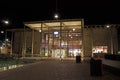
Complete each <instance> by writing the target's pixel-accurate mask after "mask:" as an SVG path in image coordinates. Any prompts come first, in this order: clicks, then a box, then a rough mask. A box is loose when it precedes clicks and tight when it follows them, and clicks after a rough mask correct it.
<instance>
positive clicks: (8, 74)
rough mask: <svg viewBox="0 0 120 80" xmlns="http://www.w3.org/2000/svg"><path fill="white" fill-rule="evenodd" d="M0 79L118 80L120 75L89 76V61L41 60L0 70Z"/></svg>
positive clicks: (104, 73)
mask: <svg viewBox="0 0 120 80" xmlns="http://www.w3.org/2000/svg"><path fill="white" fill-rule="evenodd" d="M0 80H120V77H118V76H115V75H113V74H111V73H109V72H106V71H103V76H91V75H90V64H89V61H84V62H82V63H76V62H75V61H74V60H64V61H60V60H42V61H40V62H37V63H32V64H28V65H25V66H23V67H19V68H16V69H11V70H8V71H2V72H0Z"/></svg>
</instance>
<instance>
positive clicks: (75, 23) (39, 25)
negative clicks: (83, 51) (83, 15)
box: [24, 19, 83, 30]
mask: <svg viewBox="0 0 120 80" xmlns="http://www.w3.org/2000/svg"><path fill="white" fill-rule="evenodd" d="M82 21H83V20H82V19H74V20H73V19H72V20H52V21H36V22H25V23H24V24H25V26H27V27H29V28H31V29H35V30H40V29H42V30H48V29H49V30H59V29H60V27H62V29H64V30H66V29H67V30H69V29H73V28H75V29H81V27H82Z"/></svg>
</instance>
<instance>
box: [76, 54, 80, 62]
mask: <svg viewBox="0 0 120 80" xmlns="http://www.w3.org/2000/svg"><path fill="white" fill-rule="evenodd" d="M76 63H81V56H80V55H77V56H76Z"/></svg>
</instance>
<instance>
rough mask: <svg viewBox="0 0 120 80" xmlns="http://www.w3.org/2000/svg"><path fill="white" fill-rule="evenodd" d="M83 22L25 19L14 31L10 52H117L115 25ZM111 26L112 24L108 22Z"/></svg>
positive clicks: (47, 54) (30, 54) (35, 54)
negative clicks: (20, 27)
mask: <svg viewBox="0 0 120 80" xmlns="http://www.w3.org/2000/svg"><path fill="white" fill-rule="evenodd" d="M105 26H106V25H84V20H83V19H70V20H51V21H37V22H25V23H24V29H13V30H7V31H11V32H12V33H13V35H12V36H13V37H12V38H13V39H12V40H11V42H12V48H11V49H12V50H11V54H20V55H22V57H52V58H61V57H62V58H66V57H75V56H76V55H81V56H82V57H92V56H94V55H96V54H97V55H98V54H100V55H102V54H105V53H112V54H114V53H117V51H118V40H117V29H116V28H115V27H110V28H107V27H105ZM110 26H111V25H110Z"/></svg>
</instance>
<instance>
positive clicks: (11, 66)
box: [0, 65, 23, 71]
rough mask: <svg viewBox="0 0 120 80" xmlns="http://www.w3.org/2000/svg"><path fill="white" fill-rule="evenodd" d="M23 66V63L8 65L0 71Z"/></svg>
mask: <svg viewBox="0 0 120 80" xmlns="http://www.w3.org/2000/svg"><path fill="white" fill-rule="evenodd" d="M21 66H23V65H10V66H6V67H1V68H0V71H5V70H8V69H14V68H17V67H21Z"/></svg>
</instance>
